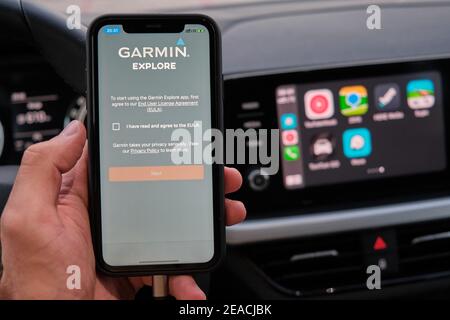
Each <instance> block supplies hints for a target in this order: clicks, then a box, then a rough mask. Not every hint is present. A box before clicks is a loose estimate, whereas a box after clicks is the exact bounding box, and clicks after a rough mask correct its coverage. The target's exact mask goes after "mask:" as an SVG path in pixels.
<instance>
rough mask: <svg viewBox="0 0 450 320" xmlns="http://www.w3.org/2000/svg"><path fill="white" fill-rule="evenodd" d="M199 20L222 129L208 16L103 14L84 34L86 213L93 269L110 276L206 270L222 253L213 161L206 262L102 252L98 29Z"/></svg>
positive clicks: (214, 29)
mask: <svg viewBox="0 0 450 320" xmlns="http://www.w3.org/2000/svg"><path fill="white" fill-rule="evenodd" d="M172 21H173V22H180V23H200V24H203V25H204V26H205V27H207V28H208V31H209V33H210V56H211V58H210V61H211V105H212V117H211V120H212V126H211V127H212V128H217V129H219V130H220V131H221V132H223V77H222V61H221V39H220V31H219V28H218V26H217V25H216V23H215V22H214V21H213V20H212V19H211V18H210V17H208V16H205V15H197V14H188V15H184V14H183V15H105V16H101V17H99V18H97V19H96V20H95V21H93V22H92V23H91V25H90V27H89V29H88V36H87V66H88V67H87V78H88V91H87V97H88V99H87V101H88V139H89V141H88V147H89V169H88V174H89V213H90V222H91V233H92V240H93V244H94V252H95V258H96V265H97V269H98V270H100V271H101V272H103V273H105V274H107V275H110V276H140V275H158V274H161V275H168V274H185V273H195V272H205V271H210V270H211V269H213V268H214V267H216V266H217V265H218V264H219V263H220V261H221V260H222V259H223V257H224V255H225V214H224V199H225V198H224V177H223V175H224V172H223V170H224V166H223V165H222V164H213V166H212V170H213V202H214V256H213V258H212V259H211V260H210V261H209V262H207V263H198V264H172V265H159V266H158V265H145V266H141V265H135V266H110V265H108V264H107V263H106V262H105V261H104V259H103V254H102V236H101V231H102V230H101V205H100V177H99V148H98V146H99V132H98V123H97V119H98V113H99V110H98V109H99V108H98V101H97V100H98V86H97V81H98V79H97V65H98V63H97V48H96V46H97V43H96V35H97V32H98V29H99V28H100V27H101V26H103V25H105V24H115V23H116V24H119V23H121V22H122V23H123V22H137V23H139V22H142V23H153V22H161V23H170V22H172Z"/></svg>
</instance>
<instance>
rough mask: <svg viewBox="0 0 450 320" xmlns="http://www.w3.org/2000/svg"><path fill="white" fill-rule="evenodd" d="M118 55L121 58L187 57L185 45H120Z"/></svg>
mask: <svg viewBox="0 0 450 320" xmlns="http://www.w3.org/2000/svg"><path fill="white" fill-rule="evenodd" d="M119 56H120V57H121V58H124V59H126V58H142V59H145V58H179V57H183V58H186V57H189V55H188V53H187V47H186V46H183V47H142V48H138V47H135V48H128V47H122V48H120V49H119Z"/></svg>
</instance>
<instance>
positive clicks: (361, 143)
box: [342, 128, 372, 158]
mask: <svg viewBox="0 0 450 320" xmlns="http://www.w3.org/2000/svg"><path fill="white" fill-rule="evenodd" d="M342 142H343V145H344V154H345V156H346V157H347V158H364V157H367V156H369V155H370V154H371V153H372V138H371V135H370V131H369V130H367V129H366V128H357V129H348V130H345V131H344V134H343V136H342Z"/></svg>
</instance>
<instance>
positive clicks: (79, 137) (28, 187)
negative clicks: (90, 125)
mask: <svg viewBox="0 0 450 320" xmlns="http://www.w3.org/2000/svg"><path fill="white" fill-rule="evenodd" d="M85 140H86V130H85V129H84V126H83V124H82V123H81V122H79V121H72V122H71V123H70V124H69V125H68V126H67V127H66V128H65V129H64V130H63V131H62V132H61V133H60V134H59V135H58V136H56V137H54V138H53V139H51V140H49V141H45V142H42V143H38V144H34V145H32V146H30V147H29V148H28V149H27V150H26V151H25V153H24V155H23V158H22V163H21V165H20V168H19V171H18V173H17V178H16V181H15V183H14V187H13V190H12V192H11V195H10V201H11V203H10V204H12V205H15V206H18V207H19V208H20V207H22V206H25V208H26V209H29V208H42V205H48V204H52V203H56V200H57V197H58V193H59V190H60V187H61V175H62V174H63V173H65V172H67V171H69V170H70V169H71V168H72V167H73V166H74V165H75V164H76V163H77V161H78V159H79V158H80V156H81V153H82V151H83V146H84V141H85ZM36 191H38V192H39V196H31V195H36Z"/></svg>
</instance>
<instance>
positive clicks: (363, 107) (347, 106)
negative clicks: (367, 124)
mask: <svg viewBox="0 0 450 320" xmlns="http://www.w3.org/2000/svg"><path fill="white" fill-rule="evenodd" d="M339 106H340V108H341V113H342V114H343V115H344V116H346V117H352V116H362V115H363V114H365V113H366V112H367V110H368V109H369V104H368V100H367V90H366V88H365V87H363V86H348V87H342V88H341V90H339Z"/></svg>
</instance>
